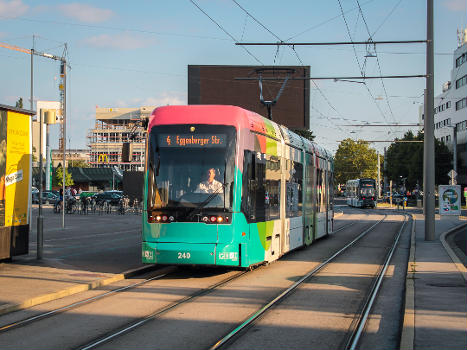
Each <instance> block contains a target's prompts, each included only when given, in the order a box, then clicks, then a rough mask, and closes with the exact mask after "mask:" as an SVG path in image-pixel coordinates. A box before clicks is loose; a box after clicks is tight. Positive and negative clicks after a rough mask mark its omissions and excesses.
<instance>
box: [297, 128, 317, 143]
mask: <svg viewBox="0 0 467 350" xmlns="http://www.w3.org/2000/svg"><path fill="white" fill-rule="evenodd" d="M293 132H294V133H296V134H298V135H300V136H301V137H304V138H306V139H308V140H310V141H313V140H314V139H315V135H313V131H311V130H304V129H295V130H293Z"/></svg>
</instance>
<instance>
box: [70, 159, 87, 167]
mask: <svg viewBox="0 0 467 350" xmlns="http://www.w3.org/2000/svg"><path fill="white" fill-rule="evenodd" d="M70 166H71V167H74V168H89V164H88V163H87V162H86V161H85V160H81V159H79V160H70Z"/></svg>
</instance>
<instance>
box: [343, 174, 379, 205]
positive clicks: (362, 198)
mask: <svg viewBox="0 0 467 350" xmlns="http://www.w3.org/2000/svg"><path fill="white" fill-rule="evenodd" d="M346 198H347V204H348V205H349V206H351V207H358V208H365V207H370V208H375V207H376V180H374V179H355V180H348V181H347V184H346Z"/></svg>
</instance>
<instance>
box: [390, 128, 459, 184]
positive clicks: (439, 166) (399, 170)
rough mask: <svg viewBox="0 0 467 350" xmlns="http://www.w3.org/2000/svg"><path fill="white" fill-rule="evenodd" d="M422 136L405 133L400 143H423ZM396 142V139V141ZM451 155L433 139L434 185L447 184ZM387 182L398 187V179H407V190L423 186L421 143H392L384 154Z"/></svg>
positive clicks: (441, 144) (443, 145)
mask: <svg viewBox="0 0 467 350" xmlns="http://www.w3.org/2000/svg"><path fill="white" fill-rule="evenodd" d="M423 137H424V134H423V133H421V132H419V133H418V134H417V135H416V136H415V135H414V134H413V133H412V131H408V132H406V133H405V135H404V137H403V138H402V139H400V140H401V141H423ZM396 140H397V139H396ZM451 160H452V153H451V152H450V151H449V149H448V148H447V146H446V145H445V144H444V143H442V142H440V141H438V140H436V139H435V184H437V185H438V184H447V183H448V181H449V177H448V175H447V173H448V172H449V170H450V169H451V168H452V165H451ZM385 176H387V177H388V180H392V181H393V182H394V183H395V184H397V185H399V182H400V179H401V177H402V178H407V180H406V187H407V189H413V188H415V187H416V184H417V183H418V184H419V185H420V186H421V185H422V184H423V142H417V143H414V142H394V143H392V144H391V145H390V146H389V148H388V150H387V152H386V172H385Z"/></svg>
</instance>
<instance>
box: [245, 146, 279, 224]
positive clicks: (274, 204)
mask: <svg viewBox="0 0 467 350" xmlns="http://www.w3.org/2000/svg"><path fill="white" fill-rule="evenodd" d="M280 182H281V169H280V159H279V158H278V157H274V156H270V155H267V154H263V153H260V152H253V151H248V150H245V153H244V163H243V189H242V211H243V213H244V214H245V217H246V219H247V221H248V222H261V221H268V220H275V219H279V217H280V198H281V187H280Z"/></svg>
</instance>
